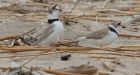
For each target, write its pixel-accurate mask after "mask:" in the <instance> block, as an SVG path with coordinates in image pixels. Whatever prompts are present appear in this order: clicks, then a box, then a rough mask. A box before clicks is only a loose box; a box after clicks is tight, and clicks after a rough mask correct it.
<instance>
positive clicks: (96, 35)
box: [85, 28, 109, 39]
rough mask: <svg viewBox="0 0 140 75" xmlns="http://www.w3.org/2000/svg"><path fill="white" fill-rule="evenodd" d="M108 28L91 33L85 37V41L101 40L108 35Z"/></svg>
mask: <svg viewBox="0 0 140 75" xmlns="http://www.w3.org/2000/svg"><path fill="white" fill-rule="evenodd" d="M108 31H109V29H108V28H104V29H101V30H97V31H95V32H92V33H90V34H87V35H85V37H86V38H87V39H102V38H103V37H104V36H106V35H108Z"/></svg>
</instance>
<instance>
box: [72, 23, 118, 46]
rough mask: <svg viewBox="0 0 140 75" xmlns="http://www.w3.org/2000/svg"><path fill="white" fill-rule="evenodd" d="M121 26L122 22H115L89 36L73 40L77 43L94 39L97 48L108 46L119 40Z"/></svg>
mask: <svg viewBox="0 0 140 75" xmlns="http://www.w3.org/2000/svg"><path fill="white" fill-rule="evenodd" d="M120 25H121V21H113V22H112V23H110V24H108V25H107V26H106V27H105V28H103V29H100V30H97V31H94V32H91V33H89V34H86V35H83V36H79V37H76V38H74V39H73V41H75V42H79V41H83V40H88V39H92V40H93V42H95V46H100V47H103V46H106V45H109V44H111V43H113V42H114V41H115V40H117V38H118V30H117V27H118V26H120Z"/></svg>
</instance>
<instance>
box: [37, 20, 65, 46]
mask: <svg viewBox="0 0 140 75" xmlns="http://www.w3.org/2000/svg"><path fill="white" fill-rule="evenodd" d="M53 24H54V32H53V33H52V34H51V35H50V36H49V37H47V38H45V39H44V40H42V41H41V42H40V43H39V45H48V44H51V43H54V42H56V41H58V40H59V38H60V37H61V36H62V34H63V31H64V26H63V24H62V23H61V22H60V21H56V22H54V23H53Z"/></svg>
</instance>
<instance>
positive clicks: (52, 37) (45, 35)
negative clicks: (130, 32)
mask: <svg viewBox="0 0 140 75" xmlns="http://www.w3.org/2000/svg"><path fill="white" fill-rule="evenodd" d="M60 11H62V10H60V8H59V6H58V5H54V6H53V7H51V8H49V9H48V23H49V25H48V26H47V27H45V28H43V29H42V30H41V31H39V37H38V40H37V41H36V42H35V43H34V44H33V45H49V44H51V43H54V42H56V41H59V40H60V37H61V36H62V35H63V31H64V25H63V23H62V22H61V21H60V20H59V12H60Z"/></svg>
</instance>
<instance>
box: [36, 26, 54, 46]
mask: <svg viewBox="0 0 140 75" xmlns="http://www.w3.org/2000/svg"><path fill="white" fill-rule="evenodd" d="M53 32H54V25H49V26H48V27H47V28H45V29H43V31H42V33H41V34H40V37H39V39H38V40H37V42H35V44H34V45H36V44H38V43H39V42H41V41H42V40H44V39H45V38H48V37H49V36H50V35H51V34H52V33H53Z"/></svg>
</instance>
